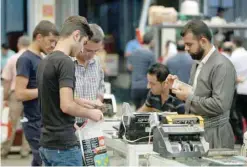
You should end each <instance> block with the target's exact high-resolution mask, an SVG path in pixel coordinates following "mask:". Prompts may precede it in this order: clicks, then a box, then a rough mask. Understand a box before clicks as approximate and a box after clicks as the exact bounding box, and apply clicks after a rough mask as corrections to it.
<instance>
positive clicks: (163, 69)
mask: <svg viewBox="0 0 247 167" xmlns="http://www.w3.org/2000/svg"><path fill="white" fill-rule="evenodd" d="M148 74H150V75H155V76H156V77H157V80H158V81H159V82H163V81H165V80H166V78H167V76H168V75H169V74H170V72H169V70H168V67H167V66H166V65H163V64H160V63H156V64H153V65H152V66H151V67H149V69H148Z"/></svg>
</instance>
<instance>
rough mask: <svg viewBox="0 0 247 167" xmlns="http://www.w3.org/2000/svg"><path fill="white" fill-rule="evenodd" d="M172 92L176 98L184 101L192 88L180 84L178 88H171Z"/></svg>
mask: <svg viewBox="0 0 247 167" xmlns="http://www.w3.org/2000/svg"><path fill="white" fill-rule="evenodd" d="M172 93H174V94H175V95H176V97H177V98H178V99H180V100H183V101H185V100H186V99H187V98H188V97H189V95H190V94H191V93H192V90H191V89H190V88H187V87H185V86H180V87H179V88H178V89H172Z"/></svg>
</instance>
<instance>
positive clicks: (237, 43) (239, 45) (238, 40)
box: [232, 36, 244, 47]
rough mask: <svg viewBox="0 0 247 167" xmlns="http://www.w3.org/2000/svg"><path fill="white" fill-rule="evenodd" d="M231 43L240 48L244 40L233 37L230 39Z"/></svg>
mask: <svg viewBox="0 0 247 167" xmlns="http://www.w3.org/2000/svg"><path fill="white" fill-rule="evenodd" d="M232 42H233V43H234V44H235V45H236V46H237V47H241V46H243V42H244V39H243V38H242V37H240V36H233V37H232Z"/></svg>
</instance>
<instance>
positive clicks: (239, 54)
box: [230, 47, 247, 95]
mask: <svg viewBox="0 0 247 167" xmlns="http://www.w3.org/2000/svg"><path fill="white" fill-rule="evenodd" d="M230 60H231V62H232V64H233V65H234V67H235V70H236V72H237V76H238V77H241V78H243V79H244V81H243V82H241V83H238V85H237V93H238V94H242V95H247V65H246V62H247V51H246V50H245V49H244V48H242V47H240V48H237V49H235V50H234V51H233V52H232V55H231V57H230Z"/></svg>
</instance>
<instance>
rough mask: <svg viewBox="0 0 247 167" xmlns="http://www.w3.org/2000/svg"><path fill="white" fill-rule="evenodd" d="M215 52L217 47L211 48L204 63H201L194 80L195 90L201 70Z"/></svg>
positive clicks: (203, 60)
mask: <svg viewBox="0 0 247 167" xmlns="http://www.w3.org/2000/svg"><path fill="white" fill-rule="evenodd" d="M214 51H215V47H214V46H213V47H212V48H211V50H210V51H209V52H208V54H207V55H206V56H205V57H204V58H203V59H202V61H201V62H200V63H199V65H198V67H197V69H196V74H195V78H194V82H193V90H195V89H196V85H197V78H198V75H199V74H200V72H201V69H202V67H203V65H204V64H206V62H207V61H208V59H209V57H210V56H211V55H212V54H213V52H214Z"/></svg>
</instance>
